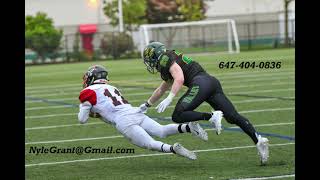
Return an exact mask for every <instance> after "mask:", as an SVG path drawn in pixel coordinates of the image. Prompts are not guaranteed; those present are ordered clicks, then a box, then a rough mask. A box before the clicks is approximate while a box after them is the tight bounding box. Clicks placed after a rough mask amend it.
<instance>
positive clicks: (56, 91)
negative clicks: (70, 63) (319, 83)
mask: <svg viewBox="0 0 320 180" xmlns="http://www.w3.org/2000/svg"><path fill="white" fill-rule="evenodd" d="M294 84H295V82H276V83H270V84H266V83H262V84H253V85H246V84H245V85H234V86H225V87H223V89H240V88H253V87H263V86H268V87H269V86H277V85H294ZM154 89H156V88H154ZM129 90H130V91H131V90H135V91H141V90H144V89H143V88H139V87H136V88H123V89H120V92H125V94H127V92H130V91H129ZM148 90H150V89H148ZM75 91H76V92H80V91H81V88H76V89H75V88H72V89H63V90H50V91H47V92H45V93H28V94H26V96H34V95H36V96H37V95H43V94H48V93H53V92H54V93H56V94H57V95H59V94H63V93H70V92H72V93H74V92H75ZM150 91H151V90H150Z"/></svg>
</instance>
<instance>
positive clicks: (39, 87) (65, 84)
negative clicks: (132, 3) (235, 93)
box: [25, 68, 294, 90]
mask: <svg viewBox="0 0 320 180" xmlns="http://www.w3.org/2000/svg"><path fill="white" fill-rule="evenodd" d="M283 72H294V68H283V69H269V70H256V71H244V72H230V73H215V74H213V75H214V76H216V77H224V76H231V75H241V74H254V73H257V74H261V73H283ZM61 73H64V74H66V72H61ZM26 74H27V73H26ZM47 74H48V75H51V74H50V73H47ZM136 80H145V78H144V79H136ZM150 80H156V78H152V79H150ZM117 82H122V81H117ZM72 86H73V87H74V86H79V83H74V81H72V82H69V83H67V82H64V84H59V85H41V86H26V87H25V89H26V90H35V89H49V88H57V87H72ZM79 87H80V86H79Z"/></svg>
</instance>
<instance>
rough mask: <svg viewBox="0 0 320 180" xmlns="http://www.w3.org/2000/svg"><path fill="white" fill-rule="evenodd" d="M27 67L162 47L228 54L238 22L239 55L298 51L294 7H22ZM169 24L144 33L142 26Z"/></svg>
mask: <svg viewBox="0 0 320 180" xmlns="http://www.w3.org/2000/svg"><path fill="white" fill-rule="evenodd" d="M25 17H26V18H25V64H42V63H62V62H78V61H93V60H109V59H110V60H113V59H128V58H139V57H141V55H140V51H141V48H142V47H143V46H144V45H145V43H146V42H144V44H143V43H142V42H143V41H144V40H145V39H146V34H144V33H146V32H147V34H148V35H147V36H148V41H161V42H163V43H164V44H166V45H167V46H168V48H172V49H177V50H181V51H183V52H185V53H201V52H206V53H216V52H225V51H226V52H230V51H228V38H229V36H230V34H228V31H229V29H228V28H229V27H228V23H212V24H211V23H209V24H203V25H201V23H200V25H187V24H186V25H185V26H176V25H178V24H179V23H182V22H216V21H217V22H218V21H219V20H225V19H232V20H234V21H235V27H236V28H234V29H233V28H232V30H235V31H236V33H237V36H238V37H237V39H234V36H232V37H230V38H231V39H232V41H233V44H234V43H235V41H237V42H238V43H239V45H240V51H250V50H258V49H274V48H294V46H295V1H294V0H68V1H65V0H55V1H42V0H25ZM159 23H173V24H172V25H171V24H170V25H169V26H168V27H160V26H159V28H157V25H154V27H153V28H152V29H151V28H150V29H145V30H144V31H143V28H141V27H142V25H143V24H159Z"/></svg>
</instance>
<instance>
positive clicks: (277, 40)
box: [25, 19, 295, 64]
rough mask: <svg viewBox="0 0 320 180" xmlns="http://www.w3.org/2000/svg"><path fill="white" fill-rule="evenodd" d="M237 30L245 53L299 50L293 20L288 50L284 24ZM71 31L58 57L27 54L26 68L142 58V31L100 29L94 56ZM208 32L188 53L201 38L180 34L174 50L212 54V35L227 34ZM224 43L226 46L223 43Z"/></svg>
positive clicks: (249, 24)
mask: <svg viewBox="0 0 320 180" xmlns="http://www.w3.org/2000/svg"><path fill="white" fill-rule="evenodd" d="M236 27H237V32H238V37H239V43H240V50H241V51H246V50H257V49H272V48H283V47H288V46H289V47H294V46H295V19H289V21H288V27H289V28H288V32H289V34H288V37H289V44H288V45H287V46H285V33H284V32H285V21H284V20H267V21H250V22H248V21H241V20H239V22H237V21H236ZM67 28H69V30H68V29H64V33H65V34H64V36H63V38H62V39H61V45H60V48H59V51H58V53H57V54H56V56H54V57H52V56H51V57H50V56H48V58H47V59H46V60H45V61H40V60H39V59H37V55H36V53H35V52H33V51H31V50H26V52H25V60H26V64H37V63H61V62H78V61H90V60H106V59H123V58H125V59H127V58H140V47H139V42H140V41H139V38H140V36H139V33H138V31H131V32H126V33H119V32H118V29H117V28H116V27H112V28H111V27H110V25H100V26H99V27H98V29H99V32H97V33H95V34H94V35H93V40H92V45H93V53H90V54H88V53H87V52H86V51H85V50H84V48H83V44H82V36H81V34H79V33H77V27H76V26H73V27H71V26H70V27H67ZM197 28H198V27H197ZM166 31H168V30H166V29H162V30H161V29H160V30H158V32H156V34H155V36H156V35H158V36H159V34H164V33H166ZM193 31H198V30H193ZM207 31H208V30H207ZM207 31H201V29H200V30H199V32H200V33H198V34H199V35H201V36H202V38H199V40H198V41H197V43H196V44H191V45H192V46H191V47H192V48H190V47H188V49H183V47H184V46H181V45H184V44H190V37H193V36H197V34H192V36H189V37H188V35H187V34H185V35H183V34H176V35H175V37H174V40H175V43H176V44H178V45H177V46H172V48H177V50H178V48H179V50H181V51H185V52H187V53H191V52H212V51H213V49H212V48H208V47H209V45H212V44H214V43H213V42H212V41H209V39H210V38H209V35H210V34H219V33H220V34H223V33H225V32H224V31H225V28H217V29H215V30H214V31H215V32H210V31H208V32H207ZM191 32H192V30H191ZM201 32H205V34H207V36H208V37H205V36H204V35H203V34H201ZM163 43H166V42H163ZM220 43H222V44H223V42H220ZM225 43H226V42H225ZM181 48H182V49H181Z"/></svg>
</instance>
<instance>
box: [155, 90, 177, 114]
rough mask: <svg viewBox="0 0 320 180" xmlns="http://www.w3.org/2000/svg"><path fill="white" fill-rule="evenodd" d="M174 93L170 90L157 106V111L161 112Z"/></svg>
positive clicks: (168, 103)
mask: <svg viewBox="0 0 320 180" xmlns="http://www.w3.org/2000/svg"><path fill="white" fill-rule="evenodd" d="M173 97H174V94H173V93H172V92H170V94H169V95H168V97H167V98H165V99H164V100H163V101H162V102H161V103H160V104H159V105H158V106H157V107H156V109H157V111H158V113H162V112H163V111H164V110H165V109H166V108H167V107H168V106H169V105H170V103H171V102H172V100H173Z"/></svg>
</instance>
